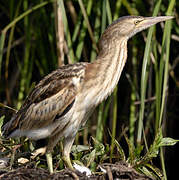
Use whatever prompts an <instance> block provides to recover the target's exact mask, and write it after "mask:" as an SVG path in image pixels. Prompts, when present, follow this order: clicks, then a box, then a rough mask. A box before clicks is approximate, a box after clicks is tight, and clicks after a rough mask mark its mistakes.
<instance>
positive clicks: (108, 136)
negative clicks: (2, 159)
mask: <svg viewBox="0 0 179 180" xmlns="http://www.w3.org/2000/svg"><path fill="white" fill-rule="evenodd" d="M125 15H142V16H157V15H173V16H174V17H175V19H174V20H173V21H168V22H166V23H161V24H158V25H157V26H156V27H152V28H150V30H149V31H144V32H142V33H140V34H138V35H136V36H135V37H133V38H132V39H131V40H130V41H129V43H128V61H127V64H126V66H125V68H124V70H123V73H122V76H121V78H120V82H119V85H118V87H117V88H116V89H115V91H114V93H113V94H112V96H111V97H109V98H108V99H107V100H106V101H105V102H104V103H102V104H101V105H99V107H98V108H97V109H96V110H95V112H94V113H93V116H92V117H91V118H90V119H89V121H88V124H87V126H86V127H85V128H84V129H82V130H81V131H80V132H79V134H78V136H77V138H76V144H81V145H88V144H89V143H92V142H93V143H92V144H94V145H95V144H99V143H100V142H101V143H102V144H101V145H102V147H103V148H104V149H105V150H104V149H103V148H102V149H103V150H104V152H103V153H102V152H101V151H102V149H100V151H99V152H100V153H101V154H99V152H98V154H97V150H96V149H95V153H94V151H92V152H93V154H95V155H93V154H92V153H91V152H90V155H89V157H90V158H88V159H89V161H87V162H88V166H90V167H91V168H92V169H93V167H94V166H96V164H97V163H99V162H103V161H107V160H108V161H110V162H115V161H117V160H119V159H121V157H122V154H123V150H124V152H125V156H127V157H128V158H127V160H128V162H130V163H133V164H135V163H136V162H139V159H142V157H144V159H145V155H144V154H145V153H146V152H150V149H151V146H150V145H151V144H153V147H154V145H156V139H155V141H154V138H155V137H159V135H157V133H158V132H160V130H159V129H160V127H162V134H160V138H161V139H162V137H165V136H168V137H172V138H174V139H177V138H178V137H179V133H178V130H177V127H178V125H179V121H178V120H179V113H178V112H179V106H178V103H177V102H178V101H179V63H178V62H179V51H178V50H179V43H178V41H179V26H178V25H179V1H175V0H156V1H154V0H152V1H151V0H143V1H142V0H98V1H94V0H66V1H63V0H57V1H55V0H46V1H45V0H36V1H33V0H23V1H22V0H16V1H14V0H8V1H7V0H6V1H2V0H1V1H0V102H1V103H2V104H1V108H0V118H1V121H0V122H1V124H2V122H3V121H4V122H7V121H8V120H9V119H10V117H11V115H12V112H13V111H12V110H10V109H7V108H5V105H8V106H10V107H13V108H15V109H19V108H20V106H21V105H22V103H23V101H24V99H25V97H26V96H27V94H28V93H29V91H30V90H31V89H32V88H33V86H34V84H35V83H37V82H38V81H39V80H40V79H41V78H42V77H44V76H45V75H47V74H48V73H50V72H51V71H52V70H54V69H56V68H58V66H61V65H63V64H67V63H75V62H79V61H88V62H90V61H93V60H95V57H96V56H97V51H98V45H97V42H98V40H99V38H100V36H101V34H102V32H103V31H104V29H105V28H106V27H107V25H109V24H110V23H111V22H112V21H113V20H116V19H117V18H119V17H121V16H125ZM91 136H92V137H94V138H95V139H93V140H91V138H90V137H91ZM161 139H160V140H161ZM116 140H117V141H116ZM171 141H172V140H171ZM3 142H4V141H3V140H1V146H2V147H0V148H1V154H0V156H1V155H2V156H3V155H4V154H5V152H6V151H5V150H4V148H5V147H4V146H3ZM118 142H119V143H120V145H119V144H118ZM154 142H155V143H154ZM6 143H7V142H6ZM11 143H14V141H13V142H12V140H11ZM167 143H168V144H170V145H173V144H174V143H173V141H172V143H169V142H168V141H167ZM167 143H164V145H166V144H167ZM142 145H143V150H142V148H141V147H142ZM24 146H25V145H24ZM121 146H122V148H121ZM161 146H162V145H160V147H161ZM10 147H11V148H12V146H10ZM84 147H85V146H84ZM149 147H150V148H149ZM157 147H158V148H159V146H157ZM6 148H7V146H6ZM11 148H9V151H10V149H11ZM177 148H178V145H175V146H172V147H167V148H165V149H163V148H162V149H160V154H159V156H158V158H156V159H155V160H154V161H153V164H152V166H150V167H149V165H148V168H149V169H152V167H158V168H160V169H162V170H163V173H164V176H165V178H166V174H167V176H168V179H170V178H171V177H172V175H174V177H175V176H176V177H177V176H178V172H177V171H178V167H177V162H178V161H177V158H178V153H177ZM24 149H27V148H21V149H20V150H18V151H21V152H23V151H25V150H24ZM153 150H154V149H153ZM9 151H8V153H9ZM81 151H82V150H81ZM134 152H135V153H134ZM157 153H158V149H157ZM157 153H156V154H155V155H152V157H153V156H156V155H157ZM6 154H7V152H6ZM104 154H106V155H105V156H104ZM102 155H103V156H102ZM142 155H144V156H142ZM148 155H149V153H148ZM81 156H82V155H79V153H77V155H76V156H75V153H74V154H73V159H80V158H81ZM101 156H102V157H103V158H104V159H102V158H101ZM138 156H139V157H138ZM99 157H100V158H99ZM150 158H151V157H150ZM150 158H149V159H147V158H146V159H145V160H147V162H148V161H150V160H151V159H150ZM94 159H95V160H94ZM99 159H100V160H99ZM123 159H125V158H124V157H123ZM92 160H94V161H92ZM92 162H93V163H92ZM95 163H96V164H95ZM139 164H140V163H139ZM39 165H41V163H39ZM153 165H155V166H153ZM137 167H139V166H137ZM154 169H155V170H154ZM154 169H153V171H154V172H155V171H156V172H155V173H156V174H157V175H158V176H159V171H158V170H157V169H156V168H154ZM138 170H141V171H144V169H142V168H141V167H140V168H139V169H138Z"/></svg>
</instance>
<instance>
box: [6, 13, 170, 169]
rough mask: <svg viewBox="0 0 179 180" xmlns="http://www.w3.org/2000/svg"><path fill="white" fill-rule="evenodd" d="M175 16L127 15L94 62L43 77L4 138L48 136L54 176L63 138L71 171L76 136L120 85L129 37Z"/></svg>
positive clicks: (103, 42)
mask: <svg viewBox="0 0 179 180" xmlns="http://www.w3.org/2000/svg"><path fill="white" fill-rule="evenodd" d="M171 18H173V17H171V16H160V17H141V16H125V17H121V18H119V19H118V20H116V21H114V22H113V23H112V24H111V25H109V26H108V27H107V29H106V30H105V31H104V33H103V34H102V37H101V39H100V41H99V49H100V51H99V55H98V56H97V58H96V61H94V62H92V63H86V62H81V63H76V64H69V65H65V66H62V67H59V68H58V69H57V70H55V71H53V72H52V73H50V74H49V75H47V76H46V77H44V78H43V79H42V80H41V81H40V82H39V83H38V84H37V85H36V86H35V88H34V89H33V91H32V92H31V93H30V94H29V95H28V97H27V98H26V100H25V102H24V104H23V105H22V107H21V109H20V110H19V111H18V112H17V113H16V114H14V116H13V117H12V119H11V120H10V121H9V122H8V123H7V124H6V125H5V126H4V128H3V134H4V136H6V137H9V138H14V137H22V136H26V137H28V138H30V139H34V140H38V139H44V138H48V145H47V150H46V155H47V162H48V166H49V170H50V172H53V167H52V156H51V151H52V150H53V148H54V146H55V145H56V144H57V143H58V141H59V140H60V139H64V150H63V157H64V158H63V159H64V161H65V163H66V165H67V166H68V167H70V168H73V166H72V164H71V161H70V151H71V147H72V144H73V142H74V139H75V136H76V133H77V132H78V130H79V128H80V127H82V126H83V125H84V124H85V123H86V121H87V119H88V117H89V116H90V114H91V113H92V111H93V110H94V108H95V107H96V106H97V105H98V104H99V103H101V102H102V101H103V100H104V99H106V98H107V97H108V96H109V95H110V94H111V93H112V92H113V90H114V88H115V86H116V85H117V83H118V80H119V78H120V75H121V72H122V70H123V68H124V65H125V62H126V59H127V41H128V39H129V38H130V37H132V36H134V35H135V34H136V33H138V32H140V31H142V30H144V29H146V28H148V27H150V26H152V25H154V24H156V23H158V22H161V21H165V20H169V19H171Z"/></svg>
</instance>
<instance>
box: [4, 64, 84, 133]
mask: <svg viewBox="0 0 179 180" xmlns="http://www.w3.org/2000/svg"><path fill="white" fill-rule="evenodd" d="M85 66H86V63H78V64H74V65H66V66H62V67H60V68H59V69H57V70H56V71H53V72H52V73H50V74H49V75H47V76H46V77H45V78H44V79H42V80H41V81H40V82H39V83H38V84H37V85H36V86H35V88H34V89H33V90H32V92H31V93H30V94H29V96H28V97H27V98H26V100H25V102H24V104H23V105H22V107H21V109H20V110H19V111H18V112H17V113H16V114H15V115H14V116H13V117H12V119H11V121H9V122H8V123H7V124H6V125H5V126H4V128H3V131H4V133H3V134H4V135H6V136H9V135H10V134H11V133H13V131H14V130H17V129H21V130H33V129H40V128H43V127H47V126H49V125H51V124H52V123H53V122H54V121H55V119H56V118H58V119H59V117H61V116H64V115H65V114H66V113H67V112H68V111H69V109H71V107H72V106H73V104H74V102H75V97H76V95H77V93H78V86H79V83H80V81H81V79H83V78H84V72H85Z"/></svg>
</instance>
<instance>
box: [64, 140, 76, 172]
mask: <svg viewBox="0 0 179 180" xmlns="http://www.w3.org/2000/svg"><path fill="white" fill-rule="evenodd" d="M74 140H75V137H67V138H65V139H64V149H63V160H64V162H65V164H66V166H67V167H69V168H70V169H72V170H74V168H73V166H72V163H71V160H70V152H71V147H72V145H73V142H74Z"/></svg>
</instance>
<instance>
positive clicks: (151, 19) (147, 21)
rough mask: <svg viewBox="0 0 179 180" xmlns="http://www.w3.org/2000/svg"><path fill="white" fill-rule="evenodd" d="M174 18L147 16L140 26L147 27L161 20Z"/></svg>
mask: <svg viewBox="0 0 179 180" xmlns="http://www.w3.org/2000/svg"><path fill="white" fill-rule="evenodd" d="M173 18H174V17H173V16H158V17H145V18H144V20H143V21H142V22H141V23H140V24H139V26H141V27H143V28H145V29H146V28H148V27H150V26H152V25H155V24H157V23H159V22H162V21H166V20H169V19H173Z"/></svg>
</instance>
